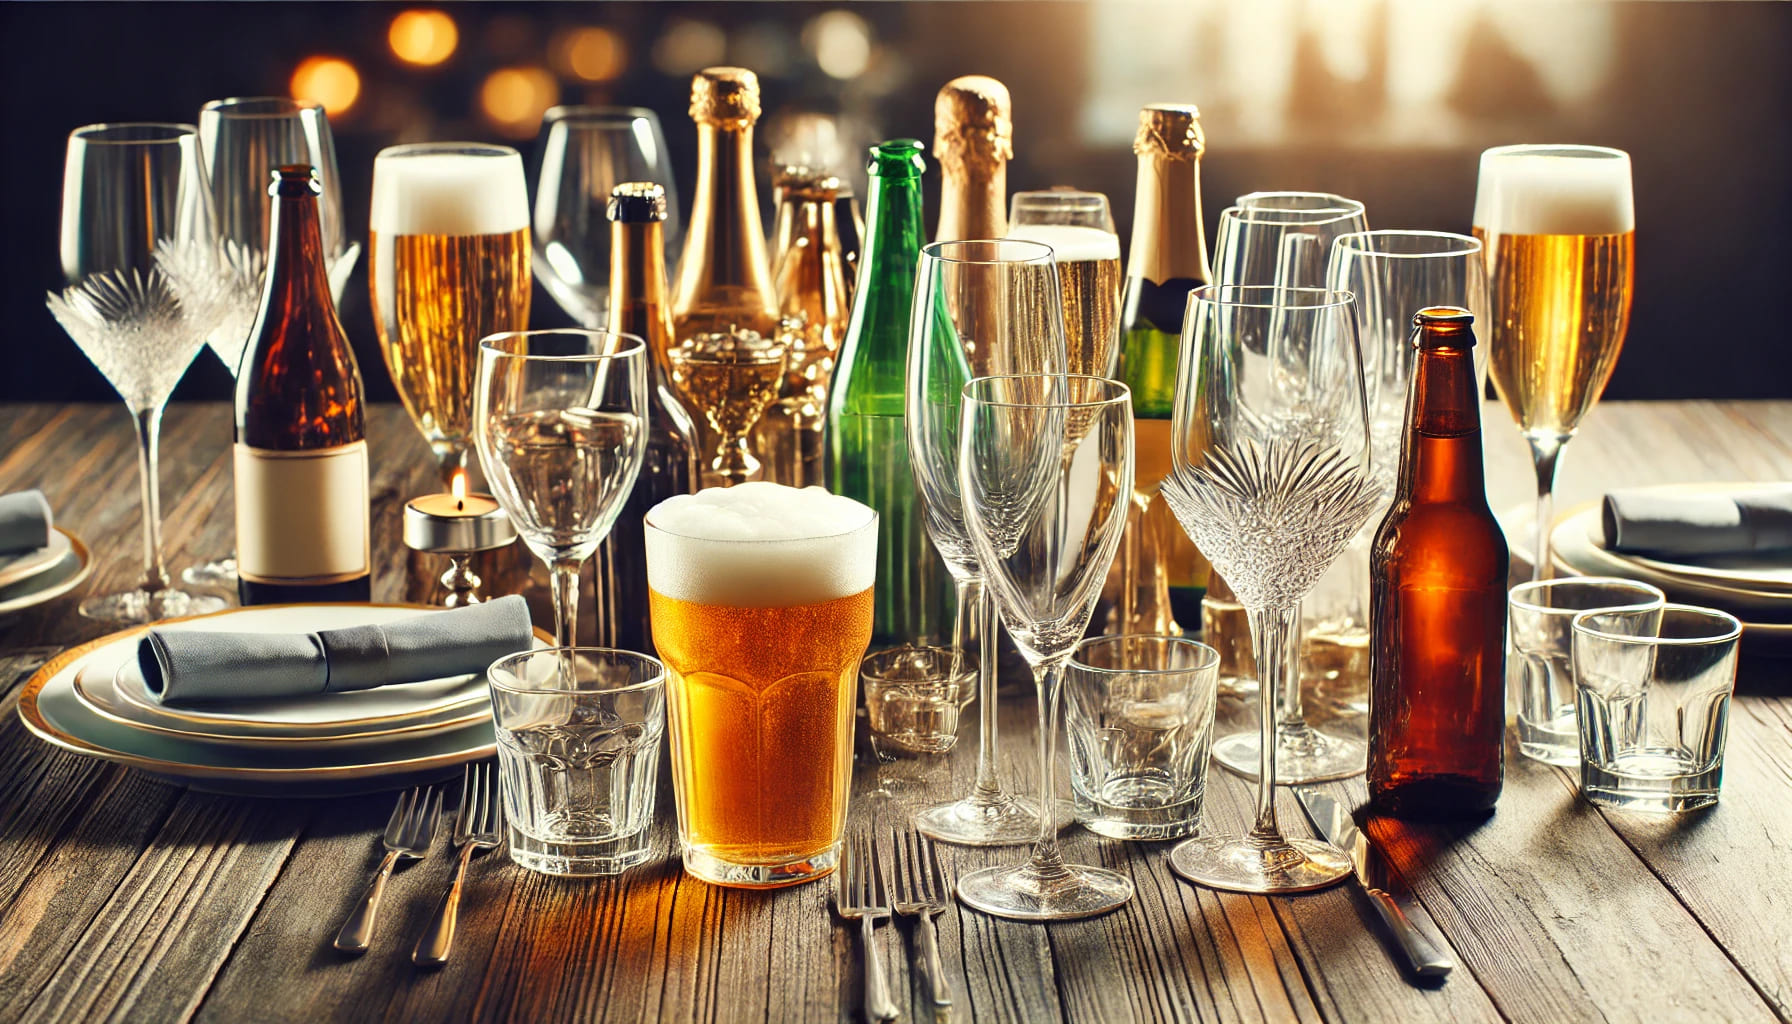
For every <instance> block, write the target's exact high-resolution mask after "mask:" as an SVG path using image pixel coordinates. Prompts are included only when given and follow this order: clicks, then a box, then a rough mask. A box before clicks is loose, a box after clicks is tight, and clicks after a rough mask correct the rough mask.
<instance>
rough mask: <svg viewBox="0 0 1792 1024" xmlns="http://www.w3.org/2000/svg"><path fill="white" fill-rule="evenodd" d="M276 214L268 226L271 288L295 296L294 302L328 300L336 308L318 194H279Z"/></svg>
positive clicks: (276, 293) (274, 206) (327, 302)
mask: <svg viewBox="0 0 1792 1024" xmlns="http://www.w3.org/2000/svg"><path fill="white" fill-rule="evenodd" d="M272 214H273V216H272V219H271V221H270V222H269V227H268V269H267V273H268V287H269V289H270V291H272V292H273V293H274V294H275V295H276V296H278V295H282V294H284V295H287V296H291V297H292V299H293V301H307V302H322V303H326V304H328V305H330V307H331V308H332V309H333V308H334V307H335V301H334V299H333V298H332V297H331V294H330V276H329V272H328V269H327V268H326V267H325V265H324V238H323V226H322V223H321V222H320V220H319V216H318V208H317V197H316V196H314V195H309V194H301V195H277V196H275V197H274V203H273V211H272Z"/></svg>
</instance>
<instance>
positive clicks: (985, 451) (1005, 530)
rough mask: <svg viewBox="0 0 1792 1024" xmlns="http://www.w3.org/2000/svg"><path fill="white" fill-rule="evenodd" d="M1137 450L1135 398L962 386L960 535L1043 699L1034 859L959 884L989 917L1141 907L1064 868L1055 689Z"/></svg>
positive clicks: (1089, 875) (1104, 560)
mask: <svg viewBox="0 0 1792 1024" xmlns="http://www.w3.org/2000/svg"><path fill="white" fill-rule="evenodd" d="M1132 445H1133V441H1132V393H1131V392H1130V391H1129V390H1128V389H1127V387H1126V385H1124V384H1122V383H1120V382H1119V381H1116V380H1110V379H1108V378H1106V377H1086V376H1080V375H1071V376H1063V375H1059V374H1025V375H1015V376H1003V377H982V378H979V379H977V380H973V381H972V382H970V383H969V384H967V385H965V388H964V408H963V420H962V422H961V425H960V432H959V463H958V470H959V486H960V487H961V488H962V489H963V491H962V493H963V495H964V498H963V500H964V512H965V525H966V527H967V529H968V532H969V534H970V538H971V542H972V546H973V548H974V550H975V551H976V554H977V563H978V565H979V566H981V568H982V570H983V574H984V581H985V584H986V585H987V586H988V587H989V588H990V589H992V590H993V591H995V594H996V605H997V607H998V608H999V609H1000V610H1001V613H1002V621H1003V623H1005V624H1006V625H1007V627H1008V632H1009V633H1010V634H1012V635H1013V637H1014V642H1015V645H1016V646H1018V647H1019V648H1020V651H1021V654H1022V655H1023V656H1024V657H1025V658H1026V659H1027V663H1028V664H1029V665H1031V666H1032V668H1033V678H1034V681H1035V683H1036V685H1037V688H1038V692H1039V806H1040V810H1041V813H1040V815H1039V834H1038V839H1037V840H1036V841H1035V842H1034V844H1033V855H1032V857H1031V858H1030V859H1029V860H1028V861H1027V862H1026V863H1024V864H1019V865H1015V866H1011V867H991V868H984V869H982V870H980V871H973V872H971V873H969V874H966V875H962V876H960V877H959V879H958V898H959V899H961V900H963V901H964V902H965V903H966V904H968V905H970V906H971V907H974V908H976V909H977V910H981V911H983V912H984V913H986V914H994V915H996V916H997V917H1006V918H1013V919H1016V920H1021V921H1052V920H1063V919H1066V918H1074V917H1088V916H1090V915H1092V914H1100V913H1105V912H1106V911H1109V910H1113V909H1114V908H1116V907H1118V906H1120V905H1121V904H1123V903H1125V902H1126V901H1127V900H1129V899H1131V898H1132V892H1133V887H1132V883H1131V882H1130V881H1128V880H1127V879H1126V878H1125V876H1123V875H1119V874H1116V873H1115V872H1112V871H1108V870H1105V869H1103V868H1096V867H1088V866H1084V865H1078V864H1066V863H1065V862H1064V858H1063V856H1062V855H1061V854H1060V853H1059V852H1058V840H1057V825H1056V823H1055V821H1054V817H1055V816H1054V815H1053V814H1052V813H1051V811H1050V808H1051V804H1052V792H1053V790H1054V788H1055V787H1056V783H1057V778H1058V776H1057V772H1056V752H1057V743H1058V725H1059V719H1058V711H1059V704H1058V697H1059V690H1060V685H1059V684H1060V683H1061V682H1062V681H1063V676H1064V668H1065V664H1066V663H1067V662H1068V661H1069V660H1070V656H1071V654H1072V653H1073V652H1074V651H1075V650H1076V645H1077V643H1078V642H1080V641H1081V640H1082V638H1083V634H1084V632H1085V631H1087V630H1088V628H1089V618H1090V616H1091V615H1092V614H1093V613H1094V611H1095V599H1096V598H1097V597H1098V596H1100V594H1101V585H1102V581H1103V580H1104V579H1106V577H1107V573H1108V568H1109V567H1110V566H1111V565H1113V562H1114V554H1115V552H1116V551H1118V550H1119V548H1120V533H1121V530H1122V529H1123V528H1124V527H1125V525H1126V510H1127V508H1128V506H1129V505H1130V503H1131V496H1132V476H1133V447H1132Z"/></svg>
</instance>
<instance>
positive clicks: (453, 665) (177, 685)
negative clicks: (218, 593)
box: [137, 594, 533, 704]
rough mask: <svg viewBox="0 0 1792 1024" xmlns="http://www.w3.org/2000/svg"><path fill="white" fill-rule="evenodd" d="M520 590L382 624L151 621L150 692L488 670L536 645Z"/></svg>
mask: <svg viewBox="0 0 1792 1024" xmlns="http://www.w3.org/2000/svg"><path fill="white" fill-rule="evenodd" d="M532 636H533V634H532V633H531V630H530V626H529V605H528V603H527V602H525V601H524V600H523V599H522V598H521V597H518V596H516V595H514V594H513V595H511V596H509V597H501V598H498V599H497V600H496V601H491V602H489V603H486V604H475V605H469V606H467V607H465V608H456V609H454V610H452V611H443V612H430V613H428V614H425V615H416V616H412V617H411V618H408V619H400V620H398V621H396V622H388V623H386V624H384V625H378V626H349V627H346V628H344V629H325V630H319V631H318V632H316V633H207V632H199V631H187V630H161V629H152V630H150V631H149V632H148V633H147V634H145V636H144V637H143V640H142V641H141V642H140V643H139V644H138V645H137V665H138V667H140V668H141V669H142V670H143V681H144V683H145V684H146V687H147V689H148V690H149V694H150V696H152V697H154V698H155V699H156V700H158V701H160V702H161V703H163V704H179V703H184V702H187V701H206V700H244V699H254V698H260V697H301V696H308V695H310V694H314V693H339V692H341V691H344V690H367V689H372V688H373V687H376V686H386V685H388V684H391V683H414V682H420V681H422V680H425V679H441V678H443V677H446V676H457V675H462V674H464V673H468V672H484V671H485V670H486V668H488V667H489V666H490V665H491V663H492V662H494V661H497V660H498V659H499V658H502V657H503V656H504V655H506V654H513V653H515V652H517V651H525V650H528V649H529V648H530V647H531V646H532V644H533V639H532Z"/></svg>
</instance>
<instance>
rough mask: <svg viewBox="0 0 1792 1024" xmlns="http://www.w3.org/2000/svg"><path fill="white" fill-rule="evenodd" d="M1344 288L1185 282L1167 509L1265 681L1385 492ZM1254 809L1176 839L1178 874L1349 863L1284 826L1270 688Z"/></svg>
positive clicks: (1322, 876) (1256, 876)
mask: <svg viewBox="0 0 1792 1024" xmlns="http://www.w3.org/2000/svg"><path fill="white" fill-rule="evenodd" d="M1353 306H1354V303H1353V302H1352V300H1351V297H1350V296H1349V295H1348V294H1345V293H1341V292H1330V291H1324V290H1321V289H1310V288H1276V287H1273V286H1269V287H1248V288H1237V287H1228V286H1218V285H1209V286H1207V287H1205V288H1197V289H1195V290H1194V291H1193V292H1190V293H1189V308H1188V316H1187V317H1186V318H1184V321H1183V328H1182V361H1181V365H1180V366H1179V367H1178V370H1177V382H1176V413H1175V423H1174V426H1173V428H1172V429H1173V434H1172V449H1171V456H1172V461H1173V463H1174V466H1175V468H1174V469H1173V470H1172V471H1171V474H1170V477H1169V479H1167V480H1165V481H1164V495H1165V497H1166V498H1167V499H1168V500H1169V502H1170V508H1171V510H1172V511H1174V512H1175V513H1176V518H1177V520H1178V521H1179V522H1181V523H1182V528H1183V529H1185V530H1187V531H1188V534H1189V537H1190V538H1191V539H1193V540H1194V542H1195V544H1196V545H1197V546H1198V547H1199V548H1200V549H1201V550H1202V551H1203V552H1205V553H1206V554H1207V557H1208V558H1210V559H1211V560H1212V561H1213V564H1214V566H1215V568H1217V569H1218V570H1219V572H1220V574H1221V575H1222V576H1224V577H1225V579H1226V581H1227V582H1229V583H1230V584H1231V585H1232V589H1233V590H1234V591H1235V592H1236V593H1237V594H1238V598H1239V601H1240V602H1241V603H1242V604H1243V605H1244V606H1245V609H1246V611H1247V612H1248V614H1249V616H1250V621H1251V639H1252V648H1253V650H1254V652H1255V654H1256V658H1257V665H1258V666H1259V668H1260V669H1261V670H1262V673H1263V678H1264V680H1266V681H1267V680H1279V679H1283V678H1284V674H1283V673H1284V672H1285V671H1286V669H1287V667H1288V666H1287V665H1286V664H1285V662H1286V660H1287V658H1288V656H1289V646H1288V640H1289V637H1290V636H1291V635H1292V634H1293V633H1294V631H1295V629H1296V628H1297V626H1298V624H1299V621H1300V599H1301V597H1302V596H1303V595H1304V594H1305V593H1306V592H1307V591H1308V590H1309V589H1310V588H1311V587H1312V586H1313V584H1314V582H1315V581H1317V580H1318V579H1319V577H1320V576H1321V575H1323V574H1324V573H1325V570H1326V569H1327V568H1328V567H1329V566H1330V565H1331V563H1332V561H1333V560H1334V559H1336V558H1337V557H1338V554H1339V553H1340V552H1342V551H1343V550H1344V547H1345V545H1346V544H1348V543H1350V538H1351V537H1352V536H1354V535H1355V534H1356V532H1357V530H1359V529H1360V528H1361V527H1362V525H1363V523H1364V522H1365V521H1366V520H1367V519H1368V517H1369V513H1370V511H1371V510H1372V509H1373V508H1374V507H1375V504H1376V501H1377V500H1378V498H1379V497H1380V491H1379V490H1378V489H1377V488H1376V486H1375V481H1374V478H1373V476H1372V475H1371V473H1370V463H1369V423H1368V415H1367V408H1366V403H1365V400H1364V395H1363V371H1362V364H1361V361H1360V355H1359V349H1358V347H1357V335H1356V317H1355V313H1354V309H1353ZM1258 699H1259V701H1260V705H1259V716H1260V717H1259V723H1260V727H1259V733H1260V735H1259V738H1258V744H1257V751H1258V760H1259V765H1258V774H1257V820H1256V823H1255V825H1253V826H1252V828H1251V830H1250V831H1249V833H1247V834H1246V835H1244V836H1215V835H1205V836H1202V837H1199V838H1196V839H1191V840H1188V841H1187V842H1184V843H1182V844H1181V845H1179V846H1177V847H1176V848H1175V849H1174V850H1172V851H1171V855H1170V866H1171V867H1172V868H1174V869H1175V870H1176V872H1177V873H1178V874H1180V875H1182V876H1183V877H1185V878H1187V879H1189V880H1191V881H1194V882H1197V883H1200V884H1202V885H1208V886H1212V887H1213V888H1216V889H1230V890H1234V891H1237V892H1254V893H1271V892H1293V891H1298V890H1302V889H1315V888H1318V887H1320V886H1324V885H1329V884H1331V883H1332V882H1335V881H1337V880H1338V879H1340V878H1343V877H1344V875H1345V874H1347V873H1348V872H1349V870H1350V862H1349V861H1348V860H1347V859H1346V858H1345V857H1344V855H1343V853H1342V852H1341V851H1339V850H1338V849H1336V848H1335V847H1333V846H1330V845H1329V844H1326V843H1322V842H1316V841H1311V840H1304V839H1293V840H1290V839H1285V838H1283V836H1282V834H1281V831H1280V830H1279V829H1278V828H1277V827H1276V814H1275V783H1276V770H1277V762H1278V760H1279V755H1278V754H1277V751H1276V728H1277V722H1276V714H1275V695H1274V689H1273V688H1272V687H1270V686H1268V685H1265V686H1263V687H1261V688H1260V690H1259V697H1258Z"/></svg>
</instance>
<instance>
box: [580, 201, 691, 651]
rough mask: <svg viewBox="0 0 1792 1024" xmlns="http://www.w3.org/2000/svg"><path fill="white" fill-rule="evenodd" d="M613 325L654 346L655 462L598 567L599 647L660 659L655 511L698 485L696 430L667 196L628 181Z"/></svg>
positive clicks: (619, 207) (613, 262)
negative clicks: (677, 341) (676, 345)
mask: <svg viewBox="0 0 1792 1024" xmlns="http://www.w3.org/2000/svg"><path fill="white" fill-rule="evenodd" d="M607 213H608V216H609V219H610V318H609V323H608V327H609V329H610V330H612V331H617V332H620V333H623V334H632V335H634V336H636V337H638V338H640V339H642V340H643V341H645V342H646V343H647V351H648V355H649V356H650V357H651V365H650V366H649V367H648V376H649V378H650V379H651V382H652V383H651V385H650V386H649V388H648V391H647V455H646V458H645V460H644V461H643V462H642V463H641V475H640V476H639V477H637V478H636V480H635V489H634V490H633V491H630V492H629V498H628V503H627V504H625V505H624V506H623V508H622V515H621V516H619V517H618V518H617V520H616V525H615V526H614V527H612V528H611V530H610V536H609V537H608V538H607V539H605V541H604V543H603V545H602V546H601V547H599V548H598V549H597V557H596V558H594V559H593V560H592V561H593V563H594V565H595V572H596V575H597V586H596V593H597V637H598V639H597V642H598V643H599V644H601V645H604V646H606V647H617V648H621V649H622V650H625V651H645V652H649V653H651V652H653V651H654V650H655V648H654V646H653V629H652V626H651V625H650V623H649V620H648V614H647V560H646V558H645V555H646V543H647V538H646V533H645V529H644V525H643V524H644V520H645V517H646V515H647V510H648V509H650V508H652V507H653V506H655V505H657V504H659V503H660V502H661V501H664V500H665V499H667V498H670V497H671V496H673V495H674V494H688V493H690V491H691V490H692V489H693V488H692V482H693V481H695V480H696V479H697V449H696V446H695V444H694V443H693V442H692V436H693V434H694V432H695V430H696V425H695V423H694V421H693V420H692V418H691V414H690V412H689V411H688V410H686V409H685V407H684V405H683V404H682V403H681V402H680V401H679V400H678V397H677V395H676V394H675V393H674V392H673V390H672V364H671V356H670V352H671V347H672V306H671V304H670V302H669V301H668V300H667V296H666V293H667V285H666V245H665V240H664V233H665V228H664V224H665V222H666V190H665V189H664V188H663V187H661V186H659V185H656V184H653V183H652V182H628V183H625V184H621V185H617V186H616V187H615V188H614V189H612V190H611V192H610V204H609V208H608V210H607Z"/></svg>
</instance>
